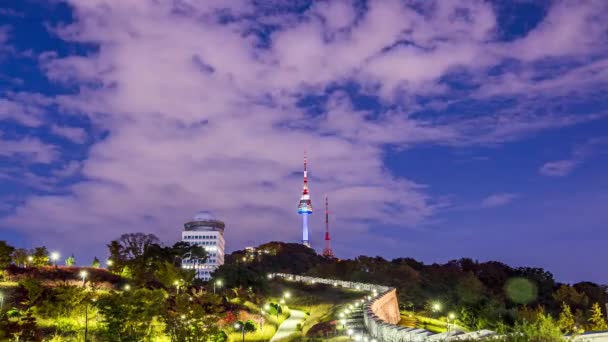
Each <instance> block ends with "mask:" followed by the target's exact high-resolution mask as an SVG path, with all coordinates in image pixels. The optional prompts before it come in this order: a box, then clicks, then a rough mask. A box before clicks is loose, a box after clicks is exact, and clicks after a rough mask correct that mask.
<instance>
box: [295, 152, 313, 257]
mask: <svg viewBox="0 0 608 342" xmlns="http://www.w3.org/2000/svg"><path fill="white" fill-rule="evenodd" d="M306 164H307V161H306V154H304V186H303V188H302V196H301V197H300V204H299V205H298V214H300V215H302V244H304V245H305V246H308V247H310V243H309V242H308V216H309V215H310V214H312V203H311V201H310V193H309V192H308V174H307V170H306Z"/></svg>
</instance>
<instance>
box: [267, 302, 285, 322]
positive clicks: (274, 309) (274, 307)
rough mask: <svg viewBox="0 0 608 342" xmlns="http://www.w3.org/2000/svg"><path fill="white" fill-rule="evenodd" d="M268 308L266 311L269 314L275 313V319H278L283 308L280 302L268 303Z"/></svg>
mask: <svg viewBox="0 0 608 342" xmlns="http://www.w3.org/2000/svg"><path fill="white" fill-rule="evenodd" d="M269 306H270V309H269V310H268V313H269V314H271V315H275V316H276V317H277V320H278V319H279V315H280V314H282V313H283V308H282V307H281V304H279V303H270V305H269Z"/></svg>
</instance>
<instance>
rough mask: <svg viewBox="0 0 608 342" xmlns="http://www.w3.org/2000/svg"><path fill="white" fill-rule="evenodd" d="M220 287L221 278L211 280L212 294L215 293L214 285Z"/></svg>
mask: <svg viewBox="0 0 608 342" xmlns="http://www.w3.org/2000/svg"><path fill="white" fill-rule="evenodd" d="M216 286H217V287H222V280H221V279H218V280H216V281H214V282H213V294H215V287H216Z"/></svg>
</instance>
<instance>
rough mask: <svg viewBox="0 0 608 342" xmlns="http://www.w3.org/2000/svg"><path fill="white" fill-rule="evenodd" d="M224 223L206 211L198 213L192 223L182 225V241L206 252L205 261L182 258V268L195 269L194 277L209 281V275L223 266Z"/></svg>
mask: <svg viewBox="0 0 608 342" xmlns="http://www.w3.org/2000/svg"><path fill="white" fill-rule="evenodd" d="M224 227H225V224H224V222H222V221H220V220H218V219H216V218H215V216H213V215H212V214H211V213H209V212H207V211H200V212H198V213H197V214H196V215H195V216H194V219H193V220H192V221H189V222H186V223H185V224H184V231H183V232H182V241H184V242H187V243H189V244H196V245H199V246H201V247H203V248H205V250H206V251H207V255H208V257H207V260H206V261H205V262H204V263H202V262H200V260H197V259H190V258H184V259H183V261H182V267H184V268H189V269H196V276H197V277H198V278H200V279H203V280H209V279H211V273H213V271H215V270H216V269H217V268H218V267H219V266H220V265H223V264H224V246H225V240H224Z"/></svg>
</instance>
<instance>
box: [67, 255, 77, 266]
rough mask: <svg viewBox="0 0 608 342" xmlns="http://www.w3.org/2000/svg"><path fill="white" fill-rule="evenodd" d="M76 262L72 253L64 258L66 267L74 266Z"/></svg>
mask: <svg viewBox="0 0 608 342" xmlns="http://www.w3.org/2000/svg"><path fill="white" fill-rule="evenodd" d="M75 264H76V258H74V254H72V255H70V256H69V257H68V258H67V259H65V265H66V266H68V267H71V266H74V265H75Z"/></svg>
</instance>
